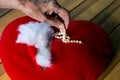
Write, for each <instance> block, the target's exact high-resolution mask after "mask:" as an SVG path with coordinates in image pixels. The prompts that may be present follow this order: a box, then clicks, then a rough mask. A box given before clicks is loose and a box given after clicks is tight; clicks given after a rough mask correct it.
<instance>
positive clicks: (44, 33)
mask: <svg viewBox="0 0 120 80" xmlns="http://www.w3.org/2000/svg"><path fill="white" fill-rule="evenodd" d="M18 31H19V32H20V33H19V35H18V38H17V40H16V43H25V44H27V45H30V46H34V47H36V48H37V54H36V56H35V59H36V62H37V64H38V65H40V66H41V67H50V66H51V53H50V41H51V39H52V37H53V33H54V31H53V29H52V28H51V27H50V25H49V24H46V23H39V22H29V23H27V24H22V25H20V26H19V28H18Z"/></svg>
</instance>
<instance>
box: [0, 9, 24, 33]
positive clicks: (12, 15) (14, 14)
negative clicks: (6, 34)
mask: <svg viewBox="0 0 120 80" xmlns="http://www.w3.org/2000/svg"><path fill="white" fill-rule="evenodd" d="M21 16H24V14H23V13H21V12H20V11H17V10H13V11H11V12H9V14H7V15H4V16H3V17H1V18H0V34H1V32H2V31H3V29H4V28H5V26H6V25H7V24H8V23H10V22H11V21H13V20H14V19H16V18H18V17H21Z"/></svg>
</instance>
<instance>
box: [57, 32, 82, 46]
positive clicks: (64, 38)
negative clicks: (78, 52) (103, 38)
mask: <svg viewBox="0 0 120 80" xmlns="http://www.w3.org/2000/svg"><path fill="white" fill-rule="evenodd" d="M55 38H57V39H62V42H63V43H79V44H82V41H81V40H71V38H70V37H69V36H68V35H67V33H66V32H65V33H64V34H62V33H61V32H57V33H55Z"/></svg>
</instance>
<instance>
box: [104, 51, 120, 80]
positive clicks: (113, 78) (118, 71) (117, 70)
mask: <svg viewBox="0 0 120 80" xmlns="http://www.w3.org/2000/svg"><path fill="white" fill-rule="evenodd" d="M119 53H120V52H119ZM119 79H120V61H119V63H118V64H117V65H116V66H115V67H114V68H113V69H112V71H111V72H110V73H109V74H108V76H107V77H106V78H105V79H104V80H119Z"/></svg>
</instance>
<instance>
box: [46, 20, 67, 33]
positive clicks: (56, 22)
mask: <svg viewBox="0 0 120 80" xmlns="http://www.w3.org/2000/svg"><path fill="white" fill-rule="evenodd" d="M46 23H48V24H50V25H51V26H54V27H56V28H58V29H60V30H61V31H62V32H64V31H65V25H64V24H63V23H62V22H60V21H59V20H50V19H46Z"/></svg>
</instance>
